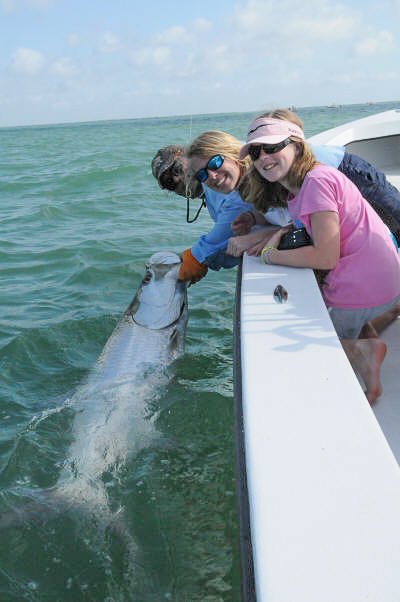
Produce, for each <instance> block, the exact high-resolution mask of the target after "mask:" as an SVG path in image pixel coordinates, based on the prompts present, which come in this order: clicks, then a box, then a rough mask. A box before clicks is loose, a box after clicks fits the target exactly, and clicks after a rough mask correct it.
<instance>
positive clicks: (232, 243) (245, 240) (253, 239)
mask: <svg viewBox="0 0 400 602" xmlns="http://www.w3.org/2000/svg"><path fill="white" fill-rule="evenodd" d="M277 231H278V230H277V229H276V228H272V227H268V228H260V230H256V231H255V232H250V234H244V235H243V236H233V237H231V238H230V239H229V240H228V246H227V249H226V253H227V254H228V255H233V257H240V256H241V255H243V253H244V251H249V250H250V249H253V247H254V246H256V247H257V248H258V247H261V248H260V253H261V250H262V249H263V248H264V247H265V245H266V244H267V243H268V241H269V239H270V238H271V236H272V235H273V234H275V233H276V232H277ZM260 253H258V255H259V254H260ZM249 254H250V253H249Z"/></svg>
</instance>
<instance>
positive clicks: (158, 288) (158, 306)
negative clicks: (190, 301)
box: [126, 251, 187, 330]
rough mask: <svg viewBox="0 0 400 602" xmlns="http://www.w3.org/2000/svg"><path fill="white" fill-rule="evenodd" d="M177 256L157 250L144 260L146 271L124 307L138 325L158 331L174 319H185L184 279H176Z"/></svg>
mask: <svg viewBox="0 0 400 602" xmlns="http://www.w3.org/2000/svg"><path fill="white" fill-rule="evenodd" d="M180 266H181V259H180V257H179V255H177V254H176V253H172V252H171V251H160V252H158V253H155V254H154V255H152V256H151V257H150V259H149V260H148V261H147V263H146V273H145V275H144V277H143V280H142V283H141V285H140V287H139V290H138V292H137V293H136V295H135V298H134V299H133V301H132V303H131V305H130V306H129V308H128V310H127V312H126V313H127V314H130V315H131V316H132V318H133V320H134V321H135V322H136V323H137V324H139V325H140V326H144V327H146V328H150V329H152V330H160V329H162V328H166V327H167V326H171V325H172V324H174V323H175V322H178V320H181V319H186V320H187V282H185V281H182V280H179V279H178V272H179V268H180Z"/></svg>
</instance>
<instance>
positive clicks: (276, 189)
mask: <svg viewBox="0 0 400 602" xmlns="http://www.w3.org/2000/svg"><path fill="white" fill-rule="evenodd" d="M259 117H273V118H275V119H283V120H284V121H291V122H292V123H295V124H296V125H298V126H299V127H300V128H301V129H302V130H304V126H303V122H302V121H301V119H300V117H299V116H298V115H296V113H293V111H290V110H289V109H276V110H275V111H269V112H268V113H264V114H263V115H260V116H259ZM259 117H258V118H259ZM258 118H257V119H258ZM290 140H292V141H293V142H296V143H297V147H298V149H299V152H298V153H297V155H296V157H295V159H294V161H293V163H292V165H291V167H290V170H289V172H288V174H287V180H288V184H289V186H290V187H291V188H300V187H301V185H302V184H303V182H304V178H305V177H306V175H307V173H308V172H309V171H310V169H313V167H315V165H317V163H318V161H317V160H316V159H315V157H314V154H313V152H312V150H311V148H310V146H309V145H308V144H307V142H305V141H304V140H303V139H302V138H298V137H297V136H290ZM246 179H247V186H246V197H247V198H246V201H247V202H248V203H251V204H252V205H254V207H255V208H256V209H258V211H261V212H263V213H265V211H267V209H269V208H270V207H281V206H286V205H287V202H286V201H287V198H288V191H287V190H286V188H284V187H283V186H282V185H281V184H279V182H268V180H265V179H264V178H263V177H262V176H261V175H260V173H259V172H258V171H257V169H256V168H255V166H254V164H253V165H252V166H251V168H250V170H249V172H248V175H247V178H246Z"/></svg>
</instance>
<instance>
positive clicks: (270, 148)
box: [249, 138, 292, 161]
mask: <svg viewBox="0 0 400 602" xmlns="http://www.w3.org/2000/svg"><path fill="white" fill-rule="evenodd" d="M291 142H292V141H291V140H290V138H286V140H282V142H278V144H251V145H250V146H249V156H250V159H251V160H252V161H257V159H258V157H259V156H260V153H261V149H262V150H263V151H264V153H266V154H267V155H274V154H275V153H278V152H279V151H280V150H282V149H283V148H285V146H287V145H288V144H290V143H291Z"/></svg>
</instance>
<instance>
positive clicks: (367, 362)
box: [340, 338, 386, 404]
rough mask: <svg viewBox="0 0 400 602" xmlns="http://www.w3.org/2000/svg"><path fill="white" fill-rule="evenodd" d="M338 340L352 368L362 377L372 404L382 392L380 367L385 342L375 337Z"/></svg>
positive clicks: (383, 356) (383, 357)
mask: <svg viewBox="0 0 400 602" xmlns="http://www.w3.org/2000/svg"><path fill="white" fill-rule="evenodd" d="M340 342H341V343H342V347H343V349H344V351H345V353H346V355H347V357H348V358H349V361H350V363H351V365H352V367H353V369H354V370H357V372H359V374H360V376H361V378H362V379H363V381H364V383H365V387H366V391H365V394H366V396H367V399H368V401H369V403H371V404H372V403H373V402H374V401H375V400H376V399H377V398H378V397H379V396H380V395H381V393H382V384H381V381H380V368H381V364H382V362H383V360H384V359H385V355H386V345H385V343H383V342H382V341H380V340H379V339H377V338H371V339H341V341H340Z"/></svg>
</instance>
